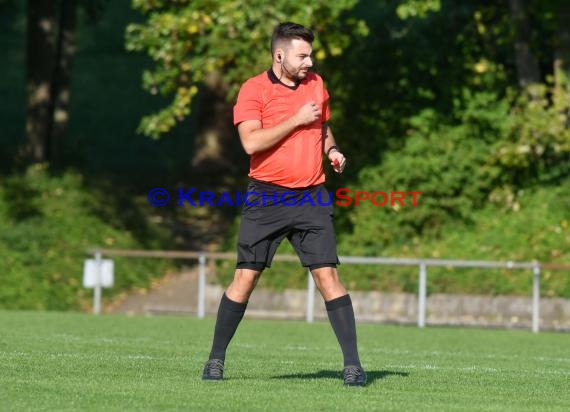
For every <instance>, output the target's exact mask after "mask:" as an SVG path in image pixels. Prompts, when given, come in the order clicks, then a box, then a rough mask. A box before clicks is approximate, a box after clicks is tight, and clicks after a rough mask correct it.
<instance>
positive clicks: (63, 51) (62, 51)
mask: <svg viewBox="0 0 570 412" xmlns="http://www.w3.org/2000/svg"><path fill="white" fill-rule="evenodd" d="M76 15H77V2H76V0H61V3H60V12H59V24H58V26H59V28H58V33H57V43H56V59H55V65H54V70H53V77H52V82H51V99H50V112H51V115H50V117H49V128H48V135H47V141H46V150H47V158H48V160H50V161H54V162H57V160H58V159H60V158H61V152H62V147H63V140H64V137H65V133H66V132H67V126H68V124H69V100H70V96H71V90H70V86H71V84H70V81H71V65H72V63H73V56H74V53H75V21H76Z"/></svg>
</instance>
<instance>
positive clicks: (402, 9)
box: [396, 0, 441, 20]
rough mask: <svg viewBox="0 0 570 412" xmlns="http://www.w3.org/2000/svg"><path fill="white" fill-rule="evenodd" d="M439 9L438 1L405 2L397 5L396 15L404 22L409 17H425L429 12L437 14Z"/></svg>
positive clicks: (412, 0) (414, 0)
mask: <svg viewBox="0 0 570 412" xmlns="http://www.w3.org/2000/svg"><path fill="white" fill-rule="evenodd" d="M440 9H441V1H440V0H406V1H403V2H401V3H400V4H399V5H398V8H397V9H396V13H397V14H398V17H399V18H401V19H402V20H405V19H408V18H411V17H425V16H426V15H427V14H428V13H429V12H437V11H439V10H440Z"/></svg>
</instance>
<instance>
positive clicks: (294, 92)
mask: <svg viewBox="0 0 570 412" xmlns="http://www.w3.org/2000/svg"><path fill="white" fill-rule="evenodd" d="M310 101H314V102H315V103H317V104H318V105H320V107H321V118H320V119H318V120H316V121H315V122H313V123H312V124H310V125H307V126H304V127H300V128H297V129H295V130H294V131H293V132H292V133H291V134H290V135H289V136H287V137H285V138H284V139H283V140H281V141H280V142H279V143H277V144H276V145H275V146H273V147H271V148H270V149H268V150H266V151H264V152H261V153H256V154H254V155H252V156H251V162H250V169H249V177H251V178H253V179H257V180H261V181H264V182H270V183H274V184H277V185H280V186H285V187H288V188H292V189H293V188H302V187H309V186H314V185H317V184H319V183H323V182H324V181H325V174H324V171H323V166H322V158H323V138H324V136H323V123H324V122H326V121H328V120H329V118H330V110H329V93H328V91H327V89H326V87H325V85H324V83H323V80H322V79H321V77H320V76H319V75H317V74H315V73H310V72H309V73H308V74H307V76H306V77H305V78H304V79H303V80H302V81H301V82H300V83H299V84H297V85H296V86H295V87H289V86H287V85H285V84H283V83H282V82H281V81H279V79H277V76H276V75H275V74H274V73H273V71H272V70H269V71H267V72H264V73H261V74H259V75H257V76H255V77H252V78H251V79H249V80H247V81H246V82H245V83H244V84H243V86H242V87H241V89H240V91H239V94H238V99H237V103H236V105H235V106H234V124H235V125H238V124H239V123H241V122H243V121H245V120H259V121H261V126H262V127H263V128H269V127H272V126H274V125H276V124H278V123H281V122H282V121H284V120H286V119H287V118H289V117H291V116H293V115H294V114H295V113H296V112H297V111H298V110H299V108H300V107H301V106H303V105H304V104H305V103H308V102H310Z"/></svg>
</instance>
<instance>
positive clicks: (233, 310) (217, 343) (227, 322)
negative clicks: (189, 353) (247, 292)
mask: <svg viewBox="0 0 570 412" xmlns="http://www.w3.org/2000/svg"><path fill="white" fill-rule="evenodd" d="M246 307H247V302H246V303H238V302H234V301H233V300H230V299H229V298H228V297H227V296H226V294H225V293H224V296H222V300H221V301H220V307H219V308H218V318H217V319H216V328H215V329H214V341H213V343H212V350H211V351H210V359H221V360H225V359H226V349H227V348H228V345H229V343H230V341H231V340H232V338H233V336H234V333H235V332H236V330H237V327H238V325H239V323H240V321H241V319H242V318H243V314H244V313H245V308H246Z"/></svg>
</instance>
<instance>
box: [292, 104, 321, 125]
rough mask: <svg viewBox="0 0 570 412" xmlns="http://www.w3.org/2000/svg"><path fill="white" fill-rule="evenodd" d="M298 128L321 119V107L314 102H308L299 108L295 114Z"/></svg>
mask: <svg viewBox="0 0 570 412" xmlns="http://www.w3.org/2000/svg"><path fill="white" fill-rule="evenodd" d="M295 116H296V118H297V122H298V124H299V126H305V125H308V124H311V123H313V122H314V121H315V120H317V119H320V118H321V106H320V105H318V104H317V103H315V102H309V103H306V104H304V105H303V106H301V108H300V109H299V110H298V111H297V113H295Z"/></svg>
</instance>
